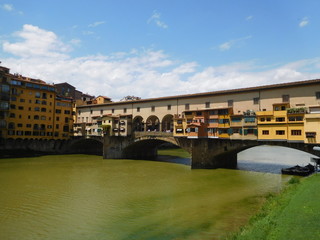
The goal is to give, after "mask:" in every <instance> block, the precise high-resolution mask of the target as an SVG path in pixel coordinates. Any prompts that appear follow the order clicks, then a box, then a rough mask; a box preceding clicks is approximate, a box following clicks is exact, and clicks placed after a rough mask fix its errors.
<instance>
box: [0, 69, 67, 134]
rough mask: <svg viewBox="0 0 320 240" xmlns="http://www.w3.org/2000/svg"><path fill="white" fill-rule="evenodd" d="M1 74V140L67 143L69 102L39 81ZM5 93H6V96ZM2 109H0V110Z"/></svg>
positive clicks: (4, 70) (7, 70) (48, 85)
mask: <svg viewBox="0 0 320 240" xmlns="http://www.w3.org/2000/svg"><path fill="white" fill-rule="evenodd" d="M0 71H1V75H2V76H1V89H2V90H1V91H2V92H1V99H4V100H1V114H0V116H2V119H1V124H0V125H1V126H5V128H1V137H2V138H4V139H7V138H10V139H69V138H70V137H71V136H72V135H73V132H72V131H73V127H72V126H73V120H72V116H73V111H72V107H73V101H72V100H71V99H67V98H63V97H59V95H57V94H56V88H55V87H54V86H53V85H51V84H47V83H45V82H44V81H42V80H39V79H32V78H27V77H24V76H21V75H17V74H10V73H9V69H6V68H0ZM8 89H9V92H8ZM2 108H3V109H2Z"/></svg>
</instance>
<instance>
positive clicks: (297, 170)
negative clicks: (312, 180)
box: [281, 164, 315, 176]
mask: <svg viewBox="0 0 320 240" xmlns="http://www.w3.org/2000/svg"><path fill="white" fill-rule="evenodd" d="M314 170H315V169H314V166H312V165H311V164H308V165H307V166H305V167H301V166H299V165H296V166H294V167H290V168H282V169H281V173H282V174H288V175H297V176H308V175H310V174H311V173H314Z"/></svg>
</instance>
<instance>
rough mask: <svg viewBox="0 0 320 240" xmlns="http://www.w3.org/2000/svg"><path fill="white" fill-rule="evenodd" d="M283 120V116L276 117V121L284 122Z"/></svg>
mask: <svg viewBox="0 0 320 240" xmlns="http://www.w3.org/2000/svg"><path fill="white" fill-rule="evenodd" d="M284 121H285V118H284V117H279V118H276V122H284Z"/></svg>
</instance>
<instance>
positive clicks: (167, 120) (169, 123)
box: [161, 114, 173, 132]
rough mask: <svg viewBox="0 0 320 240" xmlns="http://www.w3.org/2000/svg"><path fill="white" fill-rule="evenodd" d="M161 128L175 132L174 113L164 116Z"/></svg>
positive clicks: (164, 130)
mask: <svg viewBox="0 0 320 240" xmlns="http://www.w3.org/2000/svg"><path fill="white" fill-rule="evenodd" d="M161 128H162V131H163V132H173V115H171V114H168V115H166V116H164V117H163V119H162V123H161Z"/></svg>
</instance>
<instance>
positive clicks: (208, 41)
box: [0, 0, 320, 101]
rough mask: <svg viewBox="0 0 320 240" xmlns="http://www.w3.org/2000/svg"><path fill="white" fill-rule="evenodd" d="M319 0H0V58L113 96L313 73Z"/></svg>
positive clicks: (16, 69)
mask: <svg viewBox="0 0 320 240" xmlns="http://www.w3.org/2000/svg"><path fill="white" fill-rule="evenodd" d="M319 10H320V1H319V0H268V1H262V0H223V1H221V0H64V1H62V0H54V1H53V0H28V1H25V0H0V61H1V65H2V66H5V67H8V68H10V71H11V73H18V74H21V75H23V76H27V77H31V78H36V79H41V80H44V81H46V82H48V83H62V82H68V83H69V84H71V85H73V86H75V87H76V88H77V89H78V90H80V91H82V92H84V93H88V94H91V95H95V96H99V95H102V96H107V97H110V98H112V100H113V101H117V100H120V99H122V98H123V97H124V96H128V95H130V96H137V97H141V98H153V97H163V96H172V95H181V94H189V93H199V92H209V91H217V90H227V89H235V88H243V87H251V86H261V85H267V84H275V83H283V82H292V81H300V80H309V79H317V78H320V36H319V35H320V14H319V13H318V12H319Z"/></svg>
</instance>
